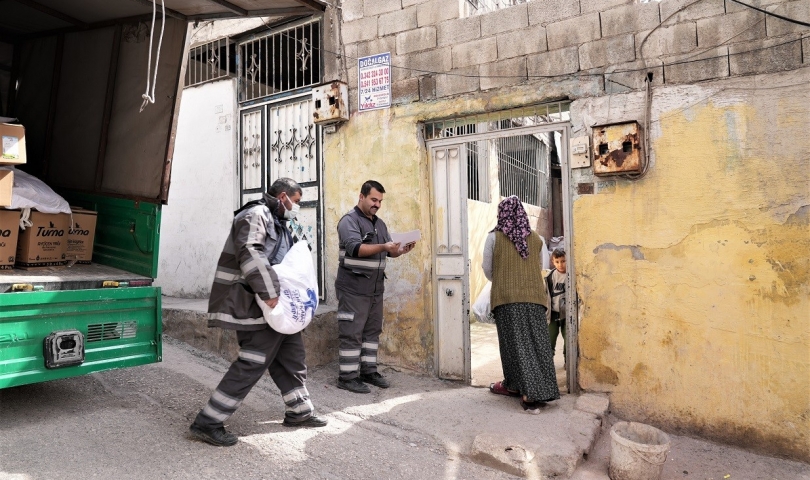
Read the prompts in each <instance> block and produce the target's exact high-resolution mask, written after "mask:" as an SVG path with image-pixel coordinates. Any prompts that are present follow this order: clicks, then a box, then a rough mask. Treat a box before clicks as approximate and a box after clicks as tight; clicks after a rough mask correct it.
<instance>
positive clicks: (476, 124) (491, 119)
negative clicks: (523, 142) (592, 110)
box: [425, 101, 571, 140]
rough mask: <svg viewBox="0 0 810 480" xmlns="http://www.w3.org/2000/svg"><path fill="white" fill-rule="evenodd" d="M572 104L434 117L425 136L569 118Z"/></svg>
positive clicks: (494, 129) (435, 136) (460, 133)
mask: <svg viewBox="0 0 810 480" xmlns="http://www.w3.org/2000/svg"><path fill="white" fill-rule="evenodd" d="M570 106H571V102H568V101H565V102H553V103H543V104H540V105H534V106H530V107H523V108H517V109H513V110H502V111H499V112H492V113H483V114H480V115H471V116H467V117H457V118H450V119H447V120H434V121H431V122H426V123H425V139H426V140H436V139H439V138H448V137H456V136H459V135H470V134H473V133H488V132H495V131H499V130H509V129H513V128H521V127H533V126H539V125H548V124H552V123H560V122H567V121H570V120H571V115H570V112H569V110H570Z"/></svg>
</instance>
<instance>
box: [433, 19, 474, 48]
mask: <svg viewBox="0 0 810 480" xmlns="http://www.w3.org/2000/svg"><path fill="white" fill-rule="evenodd" d="M436 36H437V41H438V44H439V46H440V47H444V46H446V45H455V44H457V43H464V42H469V41H470V40H475V39H477V38H481V15H476V16H474V17H467V18H457V19H454V20H447V21H445V22H441V23H439V24H438V25H436Z"/></svg>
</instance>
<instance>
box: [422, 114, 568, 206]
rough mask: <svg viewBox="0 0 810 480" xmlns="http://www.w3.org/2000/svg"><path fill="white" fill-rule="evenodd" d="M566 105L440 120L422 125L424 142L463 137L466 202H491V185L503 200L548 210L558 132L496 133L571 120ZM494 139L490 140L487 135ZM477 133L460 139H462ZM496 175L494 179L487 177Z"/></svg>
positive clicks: (556, 157) (559, 138)
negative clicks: (514, 199)
mask: <svg viewBox="0 0 810 480" xmlns="http://www.w3.org/2000/svg"><path fill="white" fill-rule="evenodd" d="M569 105H570V103H569V102H554V103H547V104H542V105H535V106H531V107H525V108H520V109H515V110H506V111H501V112H493V113H486V114H481V115H475V116H469V117H460V118H454V119H449V120H438V121H433V122H428V123H426V124H425V137H426V139H428V140H435V139H440V138H450V137H461V138H459V141H461V142H464V145H465V147H466V151H467V198H469V199H470V200H477V201H481V202H490V201H491V199H490V192H489V190H490V188H491V186H493V187H495V186H496V188H497V192H498V194H499V195H500V196H501V197H508V196H510V195H517V196H518V197H519V198H520V200H521V201H522V202H524V203H526V204H529V205H535V206H538V207H542V208H547V207H548V206H549V194H548V192H549V189H548V183H549V174H550V168H551V167H552V166H553V165H559V155H560V152H561V148H562V145H561V141H562V137H561V135H560V133H559V132H556V131H551V132H549V131H532V129H529V130H528V131H527V130H526V129H523V130H521V131H515V133H514V135H508V134H507V135H503V134H500V135H498V134H497V133H496V132H502V131H508V130H514V129H517V128H523V127H534V126H541V125H548V124H554V123H560V122H566V121H569V120H570V115H569ZM487 133H493V134H495V136H493V137H491V138H488V136H487V135H483V136H482V135H479V134H487ZM470 135H478V136H477V138H475V139H470V140H468V141H464V138H463V137H465V136H470ZM491 172H497V181H496V179H494V178H491V176H494V173H491Z"/></svg>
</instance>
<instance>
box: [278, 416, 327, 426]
mask: <svg viewBox="0 0 810 480" xmlns="http://www.w3.org/2000/svg"><path fill="white" fill-rule="evenodd" d="M327 423H329V420H327V419H325V418H323V417H319V416H317V415H315V414H314V413H313V414H312V415H310V416H309V417H308V418H306V419H304V420H299V421H297V422H296V421H295V420H291V419H290V418H288V417H284V422H282V423H281V424H282V425H284V426H285V427H310V428H318V427H325V426H326V424H327Z"/></svg>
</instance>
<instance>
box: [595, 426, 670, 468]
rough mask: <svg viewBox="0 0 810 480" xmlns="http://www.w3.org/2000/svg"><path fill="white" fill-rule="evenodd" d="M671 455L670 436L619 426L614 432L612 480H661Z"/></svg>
mask: <svg viewBox="0 0 810 480" xmlns="http://www.w3.org/2000/svg"><path fill="white" fill-rule="evenodd" d="M667 453H669V436H667V434H666V433H664V432H662V431H661V430H658V429H657V428H655V427H651V426H649V425H645V424H643V423H636V422H619V423H617V424H615V425H613V428H611V429H610V469H609V471H608V474H609V476H610V478H611V480H658V479H660V478H661V471H662V470H663V469H664V462H666V461H667Z"/></svg>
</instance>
